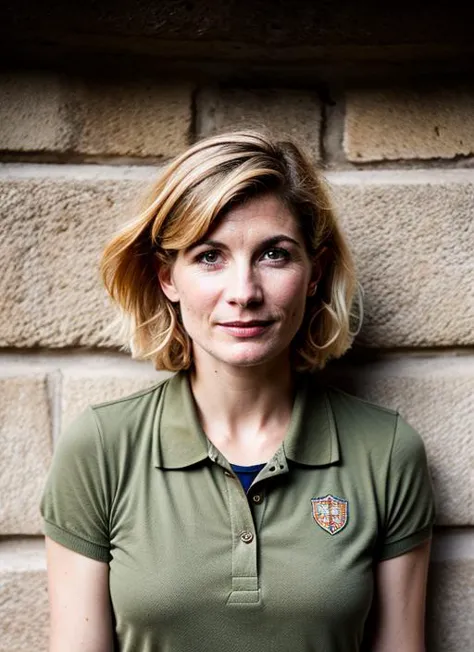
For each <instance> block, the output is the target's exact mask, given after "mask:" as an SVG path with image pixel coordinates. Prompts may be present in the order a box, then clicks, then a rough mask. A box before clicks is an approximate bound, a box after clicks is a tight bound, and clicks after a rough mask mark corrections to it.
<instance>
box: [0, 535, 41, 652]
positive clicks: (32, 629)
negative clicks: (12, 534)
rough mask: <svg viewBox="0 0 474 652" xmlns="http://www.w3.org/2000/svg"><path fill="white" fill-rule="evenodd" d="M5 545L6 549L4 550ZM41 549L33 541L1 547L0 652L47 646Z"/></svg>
mask: <svg viewBox="0 0 474 652" xmlns="http://www.w3.org/2000/svg"><path fill="white" fill-rule="evenodd" d="M6 547H7V548H8V550H4V549H5V548H6ZM33 548H34V549H35V550H33ZM43 548H44V546H43V545H42V543H41V544H39V543H38V542H36V541H34V542H29V541H28V542H21V541H18V542H16V543H11V542H9V543H8V544H5V543H2V544H1V546H0V613H1V614H2V617H1V618H0V652H29V651H35V652H46V650H47V649H48V638H49V606H48V589H47V579H46V570H45V566H46V564H45V560H44V550H43Z"/></svg>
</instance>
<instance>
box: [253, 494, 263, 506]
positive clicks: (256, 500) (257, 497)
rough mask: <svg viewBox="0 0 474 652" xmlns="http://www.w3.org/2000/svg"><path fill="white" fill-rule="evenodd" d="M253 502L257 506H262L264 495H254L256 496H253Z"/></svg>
mask: <svg viewBox="0 0 474 652" xmlns="http://www.w3.org/2000/svg"><path fill="white" fill-rule="evenodd" d="M252 500H253V502H254V503H256V504H257V505H258V504H260V503H261V502H262V500H263V497H262V494H254V495H253V496H252Z"/></svg>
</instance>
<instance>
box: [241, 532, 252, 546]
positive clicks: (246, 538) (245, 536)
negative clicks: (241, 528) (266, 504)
mask: <svg viewBox="0 0 474 652" xmlns="http://www.w3.org/2000/svg"><path fill="white" fill-rule="evenodd" d="M240 539H241V540H242V541H243V542H244V543H252V541H253V534H252V533H251V532H249V531H248V530H247V531H245V532H242V534H241V535H240Z"/></svg>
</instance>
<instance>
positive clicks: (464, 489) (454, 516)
mask: <svg viewBox="0 0 474 652" xmlns="http://www.w3.org/2000/svg"><path fill="white" fill-rule="evenodd" d="M327 376H328V378H330V379H331V381H332V382H334V384H335V385H336V386H339V387H340V388H341V389H345V390H346V391H348V392H349V393H351V394H356V395H358V396H360V397H361V398H364V399H367V400H369V401H372V402H374V403H376V404H379V405H383V406H385V407H389V408H392V409H395V410H398V411H399V412H400V414H401V415H402V416H403V418H405V419H406V420H407V421H408V422H409V423H411V425H412V426H413V427H414V428H416V430H418V432H419V433H420V434H421V435H422V437H423V440H424V442H425V446H426V451H427V454H428V461H429V465H430V471H431V475H432V479H433V486H434V490H435V497H436V512H437V513H436V523H437V524H438V525H474V366H473V365H472V363H471V364H466V363H464V362H463V361H462V360H461V361H459V362H457V361H456V360H454V361H451V362H448V361H443V360H440V361H438V362H436V361H432V360H416V359H415V360H411V361H406V360H394V361H389V360H385V361H381V362H380V363H374V364H360V365H352V366H350V365H343V364H339V365H336V366H333V367H331V368H330V369H328V371H327Z"/></svg>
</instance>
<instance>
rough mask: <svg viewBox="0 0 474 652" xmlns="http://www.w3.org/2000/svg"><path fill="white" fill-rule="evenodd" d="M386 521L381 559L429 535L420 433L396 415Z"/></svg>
mask: <svg viewBox="0 0 474 652" xmlns="http://www.w3.org/2000/svg"><path fill="white" fill-rule="evenodd" d="M386 492H387V493H386V520H385V527H384V532H383V540H382V541H381V550H380V557H379V558H380V559H381V560H383V559H390V558H391V557H397V556H398V555H402V554H404V553H405V552H408V551H409V550H411V549H412V548H414V547H415V546H417V545H419V544H420V543H422V542H423V541H426V540H427V539H429V538H430V536H431V533H432V528H433V522H434V498H433V489H432V484H431V477H430V473H429V469H428V463H427V459H426V452H425V447H424V444H423V441H422V439H421V437H420V435H419V434H418V433H417V432H416V431H415V430H414V429H413V428H412V427H411V426H410V425H409V424H408V423H406V422H405V421H404V420H403V419H402V418H401V417H400V416H399V415H397V424H396V430H395V436H394V441H393V447H392V451H391V457H390V464H389V472H388V478H387V484H386Z"/></svg>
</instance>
